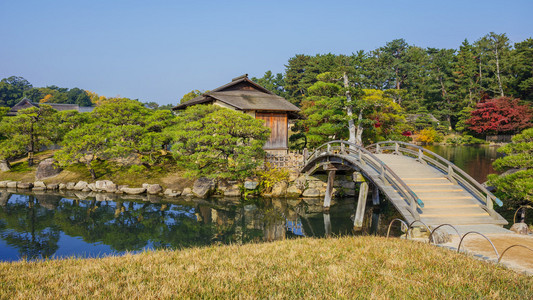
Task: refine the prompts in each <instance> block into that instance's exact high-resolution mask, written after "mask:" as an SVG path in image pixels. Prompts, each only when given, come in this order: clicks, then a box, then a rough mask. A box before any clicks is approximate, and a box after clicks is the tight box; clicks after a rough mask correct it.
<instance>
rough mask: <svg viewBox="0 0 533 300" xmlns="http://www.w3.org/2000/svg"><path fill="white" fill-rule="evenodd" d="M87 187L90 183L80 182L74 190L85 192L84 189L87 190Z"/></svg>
mask: <svg viewBox="0 0 533 300" xmlns="http://www.w3.org/2000/svg"><path fill="white" fill-rule="evenodd" d="M87 185H88V183H87V182H85V181H78V183H76V185H75V186H74V188H73V189H74V190H76V191H83V190H84V189H87Z"/></svg>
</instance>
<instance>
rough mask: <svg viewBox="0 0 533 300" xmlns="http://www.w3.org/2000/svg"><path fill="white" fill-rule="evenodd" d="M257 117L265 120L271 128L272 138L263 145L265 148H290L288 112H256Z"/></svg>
mask: <svg viewBox="0 0 533 300" xmlns="http://www.w3.org/2000/svg"><path fill="white" fill-rule="evenodd" d="M255 118H256V119H260V120H264V121H265V125H266V126H267V127H268V128H270V138H269V140H268V141H267V142H266V144H265V146H264V147H263V148H264V149H265V150H268V149H287V148H288V131H289V129H288V123H287V113H278V112H256V113H255Z"/></svg>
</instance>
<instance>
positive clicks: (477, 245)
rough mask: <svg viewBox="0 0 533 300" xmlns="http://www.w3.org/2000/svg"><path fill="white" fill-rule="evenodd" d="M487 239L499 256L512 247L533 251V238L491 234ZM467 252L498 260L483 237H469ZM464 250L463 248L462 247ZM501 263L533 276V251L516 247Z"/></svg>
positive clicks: (465, 244) (506, 254) (465, 245)
mask: <svg viewBox="0 0 533 300" xmlns="http://www.w3.org/2000/svg"><path fill="white" fill-rule="evenodd" d="M487 237H488V238H489V239H490V240H491V241H492V243H493V244H494V247H496V250H497V251H498V254H499V255H502V253H503V251H504V250H505V249H507V248H508V247H509V246H512V245H516V244H519V245H524V246H526V247H529V248H530V249H533V236H531V235H529V236H526V235H518V234H489V235H487ZM454 242H455V243H454V246H455V247H457V244H458V240H457V241H454ZM463 244H464V247H465V249H466V250H468V251H470V252H473V253H478V254H482V255H484V256H487V257H489V258H490V259H496V260H497V257H496V253H495V252H494V249H493V248H492V246H491V244H490V243H489V242H488V241H487V240H486V239H484V238H483V237H481V236H475V235H472V236H468V237H466V238H465V239H464V241H463ZM461 249H463V246H461ZM501 263H502V264H503V265H505V266H507V267H509V268H511V269H514V270H517V271H521V272H524V271H525V272H527V273H528V274H532V275H533V251H530V250H528V249H525V248H522V247H514V248H512V249H510V250H509V251H507V252H506V253H505V255H504V256H503V258H502V260H501Z"/></svg>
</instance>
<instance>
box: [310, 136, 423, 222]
mask: <svg viewBox="0 0 533 300" xmlns="http://www.w3.org/2000/svg"><path fill="white" fill-rule="evenodd" d="M331 154H337V155H338V154H340V155H346V156H349V157H350V158H355V159H356V160H358V162H359V163H360V164H361V165H363V166H365V165H368V166H370V167H371V168H372V169H374V170H375V171H376V172H377V173H378V175H379V178H380V179H381V181H382V182H383V183H384V184H386V185H390V186H392V187H393V188H394V189H395V190H396V191H397V192H398V193H399V194H400V195H401V196H402V197H403V198H404V199H406V200H407V202H408V204H409V206H408V207H407V209H408V210H409V212H410V213H411V215H412V216H413V217H414V219H415V220H420V216H419V214H418V211H417V208H418V206H420V207H424V202H422V200H420V198H418V196H417V195H416V194H415V192H413V191H412V190H411V189H410V188H409V187H408V186H407V184H406V183H405V182H404V181H403V180H402V179H401V178H400V177H399V176H398V175H397V174H396V173H394V171H393V170H392V169H391V168H389V167H388V166H387V165H386V164H385V163H384V162H383V161H381V160H380V159H379V158H378V157H377V156H375V155H374V154H373V153H372V152H370V151H369V150H367V149H366V148H364V147H361V146H358V145H356V144H354V143H350V142H347V141H341V140H336V141H331V142H328V143H326V144H323V145H321V146H320V147H318V148H317V149H316V150H315V151H314V152H313V153H312V154H311V155H310V156H309V157H308V158H307V160H306V162H305V164H306V165H307V163H309V162H311V161H312V160H314V159H316V158H318V157H320V156H323V155H331Z"/></svg>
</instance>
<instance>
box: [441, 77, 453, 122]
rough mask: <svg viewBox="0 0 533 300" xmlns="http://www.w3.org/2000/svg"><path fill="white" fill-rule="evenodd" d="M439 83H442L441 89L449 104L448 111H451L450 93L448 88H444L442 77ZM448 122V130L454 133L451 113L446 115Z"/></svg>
mask: <svg viewBox="0 0 533 300" xmlns="http://www.w3.org/2000/svg"><path fill="white" fill-rule="evenodd" d="M439 81H440V87H441V90H442V98H444V100H446V103H447V104H448V109H450V105H451V103H450V97H448V93H447V92H446V88H445V87H444V81H443V80H442V76H439ZM446 121H448V130H449V131H452V118H451V116H450V114H449V113H448V114H446Z"/></svg>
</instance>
